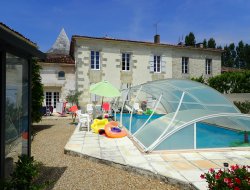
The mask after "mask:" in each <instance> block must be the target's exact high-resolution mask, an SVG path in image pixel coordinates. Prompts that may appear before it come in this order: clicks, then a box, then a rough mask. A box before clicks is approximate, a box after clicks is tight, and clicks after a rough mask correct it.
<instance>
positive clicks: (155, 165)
mask: <svg viewBox="0 0 250 190" xmlns="http://www.w3.org/2000/svg"><path fill="white" fill-rule="evenodd" d="M64 149H65V152H66V153H70V154H74V155H79V156H84V157H89V158H91V159H92V158H93V159H97V160H103V161H104V163H110V164H111V163H114V164H111V165H113V166H114V167H116V166H118V165H119V164H120V165H119V167H125V169H126V170H127V169H128V168H134V169H132V171H138V170H141V171H140V172H139V173H141V174H144V173H145V171H148V172H150V173H151V174H152V175H156V176H157V177H160V178H161V177H165V178H167V180H166V181H168V182H171V183H173V184H174V183H176V184H183V185H184V184H185V185H184V186H183V187H185V189H200V190H205V189H207V183H206V181H205V180H202V179H201V178H200V175H201V174H203V173H204V172H207V171H208V170H209V169H210V168H215V170H216V171H217V170H218V169H219V168H223V167H224V166H223V163H224V162H227V163H229V165H232V164H239V165H250V148H245V149H240V150H237V149H234V150H230V149H229V150H225V151H218V150H216V149H215V150H214V151H213V150H211V151H199V150H195V151H193V152H190V151H189V152H188V151H183V152H182V151H181V152H179V151H169V152H168V151H156V152H153V153H147V154H146V153H143V152H141V151H140V150H139V149H138V148H137V147H136V146H135V145H134V142H132V140H131V139H130V138H128V137H123V138H117V139H112V138H107V137H105V136H100V135H98V134H94V133H92V132H86V131H79V127H78V126H77V127H76V129H75V131H74V133H73V134H72V136H71V137H70V139H69V141H68V143H67V144H66V145H65V148H64ZM117 164H118V165H117ZM145 175H148V173H145ZM189 184H192V185H193V186H190V185H189Z"/></svg>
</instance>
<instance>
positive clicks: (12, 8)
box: [0, 0, 250, 52]
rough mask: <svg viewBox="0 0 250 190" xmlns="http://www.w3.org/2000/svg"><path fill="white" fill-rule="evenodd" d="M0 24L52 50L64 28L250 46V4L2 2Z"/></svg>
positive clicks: (203, 0) (215, 0) (195, 0)
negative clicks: (191, 36) (209, 40)
mask: <svg viewBox="0 0 250 190" xmlns="http://www.w3.org/2000/svg"><path fill="white" fill-rule="evenodd" d="M0 22H2V23H4V24H6V25H7V26H9V27H10V28H12V29H14V30H16V31H18V32H19V33H21V34H22V35H24V36H25V37H27V38H28V39H30V40H31V41H33V42H35V43H37V45H38V47H39V49H40V50H41V51H43V52H46V51H48V50H49V49H50V47H52V45H53V44H54V42H55V40H56V38H57V36H58V35H59V33H60V31H61V29H62V28H64V29H65V31H66V33H67V35H68V37H69V39H71V36H72V35H82V36H92V37H105V36H108V37H111V38H118V39H127V40H138V41H149V42H153V37H154V35H155V34H156V24H157V33H158V34H159V35H160V36H161V43H168V44H177V43H178V42H179V40H181V39H182V37H183V39H185V36H186V35H187V34H189V32H193V33H194V35H195V37H196V42H202V41H203V40H204V38H206V39H209V38H211V37H212V38H214V39H215V41H216V44H217V45H222V46H224V45H226V44H230V43H233V42H234V43H236V44H238V42H239V41H240V40H242V41H243V42H244V43H248V44H250V0H39V1H38V0H22V1H20V0H2V1H1V5H0Z"/></svg>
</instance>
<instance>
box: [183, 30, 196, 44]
mask: <svg viewBox="0 0 250 190" xmlns="http://www.w3.org/2000/svg"><path fill="white" fill-rule="evenodd" d="M195 43H196V41H195V36H194V33H193V32H190V33H189V35H187V36H186V37H185V45H186V46H195Z"/></svg>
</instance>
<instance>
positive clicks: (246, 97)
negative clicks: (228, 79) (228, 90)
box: [224, 93, 250, 102]
mask: <svg viewBox="0 0 250 190" xmlns="http://www.w3.org/2000/svg"><path fill="white" fill-rule="evenodd" d="M224 96H225V97H227V98H228V99H229V100H230V101H231V102H234V101H237V102H245V101H249V102H250V93H233V94H225V95H224Z"/></svg>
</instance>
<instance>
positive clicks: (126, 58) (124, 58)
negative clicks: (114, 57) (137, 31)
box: [122, 53, 131, 71]
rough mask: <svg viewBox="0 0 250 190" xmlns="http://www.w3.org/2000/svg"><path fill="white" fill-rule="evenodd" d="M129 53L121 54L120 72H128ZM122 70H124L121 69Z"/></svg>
mask: <svg viewBox="0 0 250 190" xmlns="http://www.w3.org/2000/svg"><path fill="white" fill-rule="evenodd" d="M130 60H131V54H130V53H122V71H130V65H131V64H130ZM123 68H124V69H123Z"/></svg>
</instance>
